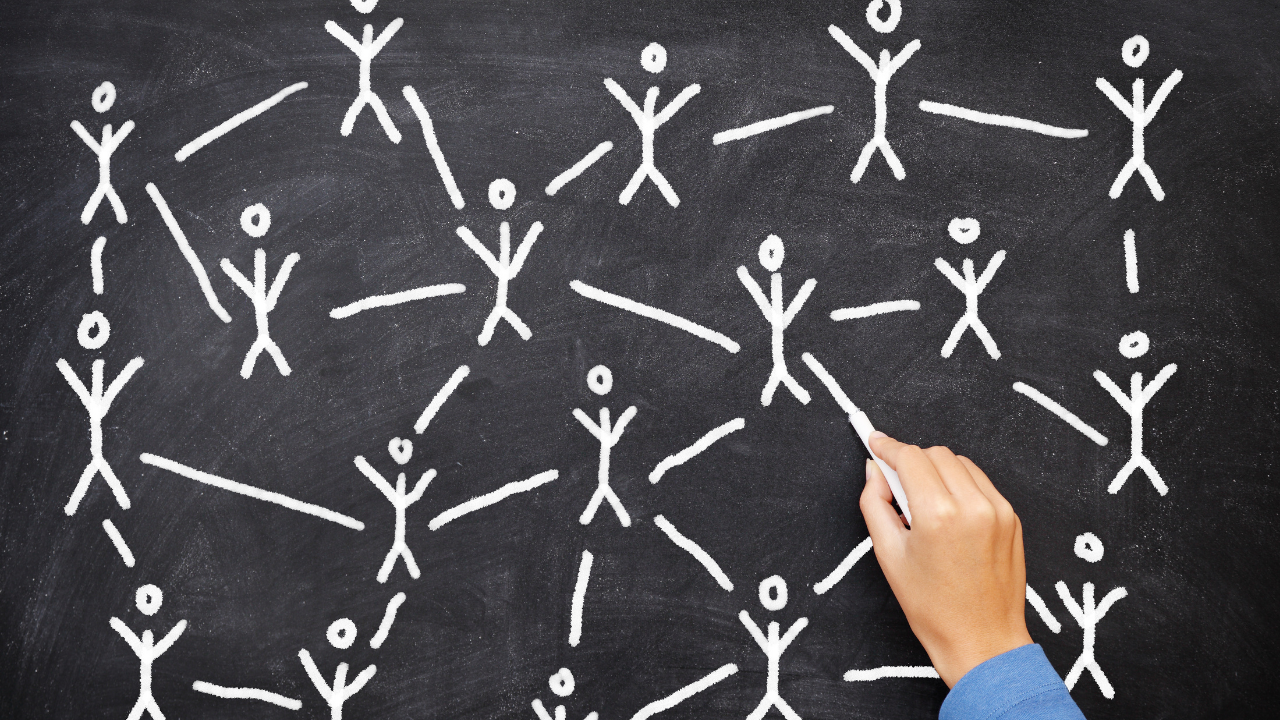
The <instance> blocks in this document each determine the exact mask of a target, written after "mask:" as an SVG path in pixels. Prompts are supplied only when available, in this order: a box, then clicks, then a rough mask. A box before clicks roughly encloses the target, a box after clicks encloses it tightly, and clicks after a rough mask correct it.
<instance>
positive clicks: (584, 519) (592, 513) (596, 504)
mask: <svg viewBox="0 0 1280 720" xmlns="http://www.w3.org/2000/svg"><path fill="white" fill-rule="evenodd" d="M606 487H608V486H607V485H603V484H601V485H600V486H599V487H597V488H596V491H595V492H594V493H592V494H591V501H590V502H588V503H587V509H586V510H583V511H582V516H581V517H579V518H578V522H579V523H581V524H583V525H590V524H591V521H592V520H594V519H595V517H596V510H598V509H600V501H601V500H604V489H605V488H606Z"/></svg>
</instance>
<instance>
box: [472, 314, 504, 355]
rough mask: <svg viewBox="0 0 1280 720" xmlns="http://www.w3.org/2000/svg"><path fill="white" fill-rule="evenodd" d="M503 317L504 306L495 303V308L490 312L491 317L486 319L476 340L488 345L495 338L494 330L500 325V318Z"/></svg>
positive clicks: (482, 344)
mask: <svg viewBox="0 0 1280 720" xmlns="http://www.w3.org/2000/svg"><path fill="white" fill-rule="evenodd" d="M501 319H502V306H500V305H494V306H493V310H491V311H490V312H489V317H487V318H485V319H484V327H483V328H481V329H480V335H479V337H477V338H476V342H478V343H480V345H481V346H484V345H488V344H489V341H490V340H492V339H493V330H494V328H496V327H497V326H498V320H501Z"/></svg>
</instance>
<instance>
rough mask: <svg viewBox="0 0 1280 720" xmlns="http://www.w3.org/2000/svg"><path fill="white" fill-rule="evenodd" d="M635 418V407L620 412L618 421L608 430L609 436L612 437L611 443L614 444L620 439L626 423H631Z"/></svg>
mask: <svg viewBox="0 0 1280 720" xmlns="http://www.w3.org/2000/svg"><path fill="white" fill-rule="evenodd" d="M635 416H636V406H635V405H632V406H631V407H629V408H627V409H626V410H623V411H622V414H621V415H619V416H618V421H617V422H615V423H614V424H613V427H612V428H611V429H610V430H611V432H610V434H611V435H612V436H613V437H611V438H610V439H611V440H612V441H613V442H615V443H616V442H618V438H620V437H622V431H623V429H624V428H626V427H627V423H629V422H631V418H633V417H635Z"/></svg>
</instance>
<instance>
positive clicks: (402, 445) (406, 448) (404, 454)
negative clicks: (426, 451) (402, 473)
mask: <svg viewBox="0 0 1280 720" xmlns="http://www.w3.org/2000/svg"><path fill="white" fill-rule="evenodd" d="M387 452H389V453H391V459H392V460H395V461H396V464H397V465H404V464H405V463H407V462H409V458H412V457H413V443H412V442H410V441H408V440H401V439H400V438H391V442H389V443H387Z"/></svg>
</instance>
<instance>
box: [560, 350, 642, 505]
mask: <svg viewBox="0 0 1280 720" xmlns="http://www.w3.org/2000/svg"><path fill="white" fill-rule="evenodd" d="M587 386H588V387H590V388H591V392H593V393H595V394H597V395H600V396H604V395H608V394H609V391H610V390H612V389H613V373H611V372H609V368H607V367H605V366H603V365H597V366H595V367H593V368H591V372H589V373H587ZM573 416H574V417H576V418H577V419H578V422H580V423H582V426H583V427H585V428H586V429H587V430H588V431H589V432H590V433H591V434H592V435H593V436H595V438H596V440H599V441H600V471H599V475H598V485H597V486H596V491H595V492H594V493H592V495H591V501H590V502H588V503H587V508H586V509H585V510H583V511H582V517H580V518H578V522H580V523H582V524H583V525H590V524H591V521H592V520H593V519H595V516H596V510H598V509H599V508H600V502H601V501H602V500H608V501H609V505H610V506H612V507H613V512H614V514H616V515H617V516H618V522H620V523H622V527H631V516H630V515H628V514H627V509H626V508H624V507H622V501H621V500H619V499H618V495H617V493H615V492H614V491H613V488H612V487H609V454H610V451H612V450H613V446H614V445H617V444H618V440H619V439H621V438H622V431H623V430H625V429H626V427H627V423H629V422H631V418H633V417H635V416H636V406H635V405H632V406H631V407H628V408H627V409H626V410H624V411H622V415H620V416H618V423H617V424H616V425H610V424H609V408H607V407H602V408H600V424H599V425H597V424H595V422H593V421H592V420H591V418H590V416H588V415H587V414H586V413H585V412H583V411H582V410H581V409H579V408H574V409H573Z"/></svg>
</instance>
